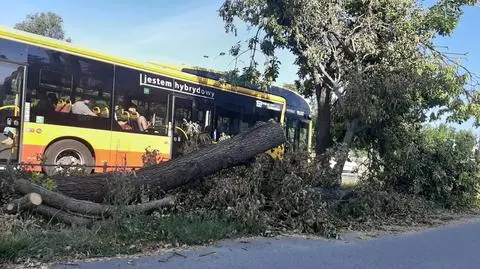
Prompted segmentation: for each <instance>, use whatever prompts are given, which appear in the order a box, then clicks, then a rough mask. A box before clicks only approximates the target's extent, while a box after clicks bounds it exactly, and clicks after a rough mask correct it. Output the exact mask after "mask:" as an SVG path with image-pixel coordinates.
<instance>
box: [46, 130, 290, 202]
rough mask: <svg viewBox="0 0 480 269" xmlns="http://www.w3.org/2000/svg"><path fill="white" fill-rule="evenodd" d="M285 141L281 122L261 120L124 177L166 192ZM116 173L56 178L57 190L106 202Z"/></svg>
mask: <svg viewBox="0 0 480 269" xmlns="http://www.w3.org/2000/svg"><path fill="white" fill-rule="evenodd" d="M284 142H285V134H284V131H283V128H282V126H281V125H280V124H278V123H275V122H268V123H265V122H259V123H257V124H256V125H255V126H254V127H252V128H250V129H249V130H247V131H245V132H243V133H240V134H238V135H236V136H234V137H233V138H230V139H227V140H225V141H222V142H220V143H218V144H214V145H209V146H206V147H204V148H201V149H200V150H198V151H195V152H193V153H191V154H188V155H186V156H182V157H179V158H177V159H173V160H171V161H168V162H166V163H163V164H159V165H154V166H151V167H147V168H143V169H140V170H138V171H136V173H135V174H134V175H130V176H126V177H125V178H123V179H121V180H122V181H123V182H124V183H125V184H126V185H127V186H131V187H132V188H134V189H139V188H141V187H143V188H144V189H148V190H149V191H150V192H152V193H156V192H158V191H167V190H170V189H173V188H176V187H179V186H182V185H185V184H187V183H189V182H191V181H193V180H196V179H199V178H202V177H205V176H208V175H210V174H213V173H215V172H216V171H219V170H221V169H224V168H228V167H232V166H235V165H239V164H241V163H244V162H246V161H248V160H249V159H251V158H253V157H255V156H256V155H257V154H260V153H263V152H266V151H267V150H270V149H272V148H275V147H277V146H279V145H281V144H283V143H284ZM114 177H115V175H112V174H110V175H104V174H103V175H93V176H69V177H58V178H54V180H55V182H56V184H57V188H56V190H57V191H58V192H60V193H62V194H64V195H66V196H69V197H73V198H76V199H79V200H88V201H95V202H103V201H105V199H106V198H107V197H108V196H109V195H110V194H111V193H112V192H113V191H114V188H115V187H114V185H115V184H113V183H112V182H115V181H114V180H112V178H114Z"/></svg>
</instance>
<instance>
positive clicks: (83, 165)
mask: <svg viewBox="0 0 480 269" xmlns="http://www.w3.org/2000/svg"><path fill="white" fill-rule="evenodd" d="M45 164H46V165H45V166H44V171H45V174H47V175H48V176H52V175H55V174H67V175H71V174H73V173H76V174H78V173H80V174H90V173H91V172H92V166H93V165H94V158H93V156H92V153H91V152H90V150H89V149H88V148H87V146H85V145H84V144H83V143H81V142H79V141H77V140H73V139H64V140H60V141H57V142H55V143H53V144H52V145H50V146H49V147H48V148H47V150H46V151H45Z"/></svg>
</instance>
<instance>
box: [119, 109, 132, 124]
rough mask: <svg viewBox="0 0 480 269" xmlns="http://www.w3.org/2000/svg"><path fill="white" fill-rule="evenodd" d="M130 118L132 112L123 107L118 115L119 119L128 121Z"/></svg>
mask: <svg viewBox="0 0 480 269" xmlns="http://www.w3.org/2000/svg"><path fill="white" fill-rule="evenodd" d="M129 119H130V114H129V113H128V111H125V110H123V109H121V110H120V113H119V115H118V120H119V121H128V120H129Z"/></svg>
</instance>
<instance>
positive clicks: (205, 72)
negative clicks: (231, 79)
mask: <svg viewBox="0 0 480 269" xmlns="http://www.w3.org/2000/svg"><path fill="white" fill-rule="evenodd" d="M149 63H150V64H153V65H155V66H159V67H163V68H170V69H174V70H181V71H182V72H185V73H189V74H192V75H196V76H200V77H205V78H208V79H213V80H219V79H221V78H222V77H223V75H224V74H225V72H223V71H219V70H213V69H207V68H202V67H197V66H189V65H175V64H165V63H155V62H149ZM254 90H255V89H254ZM269 93H271V94H273V95H278V96H281V97H283V98H285V99H286V100H287V112H288V113H294V114H296V115H298V116H303V115H306V116H311V113H312V111H311V108H310V104H309V103H308V102H307V100H305V98H304V97H303V96H301V95H300V94H298V93H297V92H295V91H292V90H290V89H287V88H284V87H280V86H276V85H274V86H272V87H271V88H270V90H269Z"/></svg>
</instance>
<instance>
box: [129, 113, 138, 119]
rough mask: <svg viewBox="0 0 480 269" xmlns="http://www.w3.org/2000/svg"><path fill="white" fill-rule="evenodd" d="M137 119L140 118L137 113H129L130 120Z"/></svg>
mask: <svg viewBox="0 0 480 269" xmlns="http://www.w3.org/2000/svg"><path fill="white" fill-rule="evenodd" d="M139 117H140V114H138V112H130V119H131V120H137V119H138V118H139Z"/></svg>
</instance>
